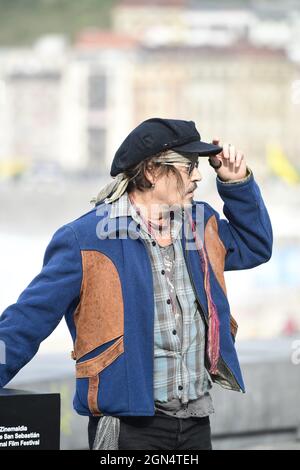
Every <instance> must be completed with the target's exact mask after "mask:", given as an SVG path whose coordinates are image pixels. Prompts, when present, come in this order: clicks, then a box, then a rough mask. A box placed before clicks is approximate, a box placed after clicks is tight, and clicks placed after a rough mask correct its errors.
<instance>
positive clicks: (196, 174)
mask: <svg viewBox="0 0 300 470" xmlns="http://www.w3.org/2000/svg"><path fill="white" fill-rule="evenodd" d="M201 180H202V175H201V173H200V171H199V168H196V167H195V168H194V169H193V171H192V174H191V181H201Z"/></svg>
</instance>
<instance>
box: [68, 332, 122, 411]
mask: <svg viewBox="0 0 300 470" xmlns="http://www.w3.org/2000/svg"><path fill="white" fill-rule="evenodd" d="M123 352H124V337H123V336H121V337H120V338H119V339H117V341H116V342H115V343H114V344H112V345H111V346H110V347H109V348H107V349H106V350H105V351H103V352H102V353H100V354H98V356H96V357H93V358H92V359H88V360H86V361H82V362H78V363H77V364H76V377H77V379H83V378H88V379H89V389H88V406H89V409H90V411H91V413H92V414H93V416H101V415H102V413H101V411H100V410H99V407H98V389H99V385H100V384H101V371H102V370H103V369H105V368H106V367H108V366H109V365H110V364H112V363H113V362H114V361H115V360H116V359H117V358H118V357H119V356H120V355H121V354H122V353H123Z"/></svg>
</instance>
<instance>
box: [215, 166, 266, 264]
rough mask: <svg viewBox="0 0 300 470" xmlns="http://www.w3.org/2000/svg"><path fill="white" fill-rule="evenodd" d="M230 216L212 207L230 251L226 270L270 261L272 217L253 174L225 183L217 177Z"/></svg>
mask: <svg viewBox="0 0 300 470" xmlns="http://www.w3.org/2000/svg"><path fill="white" fill-rule="evenodd" d="M217 189H218V192H219V195H220V197H221V199H222V200H223V202H224V206H223V213H224V215H225V217H226V219H227V220H226V219H221V218H220V216H219V214H218V213H217V212H216V211H215V210H214V209H212V208H211V210H212V212H213V214H214V215H215V216H216V219H217V222H218V231H219V236H220V239H221V241H222V242H223V245H224V247H225V250H226V256H225V268H224V269H225V271H233V270H237V269H249V268H253V267H255V266H258V265H260V264H262V263H265V262H267V261H268V260H269V259H270V258H271V255H272V245H273V233H272V226H271V222H270V218H269V215H268V212H267V209H266V207H265V204H264V201H263V199H262V196H261V192H260V189H259V187H258V185H257V183H256V182H255V180H254V176H253V173H252V172H251V173H250V176H249V177H248V178H246V179H244V180H242V181H241V182H233V183H228V182H227V183H225V182H222V181H221V180H220V179H219V178H217Z"/></svg>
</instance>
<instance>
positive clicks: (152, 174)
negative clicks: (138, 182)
mask: <svg viewBox="0 0 300 470" xmlns="http://www.w3.org/2000/svg"><path fill="white" fill-rule="evenodd" d="M156 170H157V169H156V168H155V165H153V163H151V162H149V163H148V165H147V168H146V169H145V176H146V178H147V180H148V181H149V182H150V183H151V184H155V183H156V180H157V171H156Z"/></svg>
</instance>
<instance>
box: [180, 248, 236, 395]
mask: <svg viewBox="0 0 300 470" xmlns="http://www.w3.org/2000/svg"><path fill="white" fill-rule="evenodd" d="M184 253H185V255H184V257H185V260H186V265H187V270H188V273H189V275H190V279H191V281H192V286H193V290H194V294H195V296H196V299H197V301H198V303H199V305H200V315H201V317H202V319H204V321H205V323H206V325H207V328H208V326H209V325H208V319H207V317H208V314H205V313H206V311H205V309H204V307H203V305H202V303H201V301H200V299H199V297H198V293H197V290H196V287H195V283H194V279H193V276H192V275H191V271H190V263H189V256H188V251H187V249H186V240H185V243H184ZM219 357H220V360H221V362H222V365H223V366H224V367H225V369H226V371H227V372H228V373H229V375H230V376H231V377H232V379H233V381H234V383H235V384H236V385H237V387H238V389H239V391H241V392H242V389H241V387H240V385H239V383H238V381H237V380H236V378H235V376H234V374H233V372H232V371H231V370H230V369H229V367H228V365H227V364H226V362H225V361H224V359H223V357H222V355H221V353H219Z"/></svg>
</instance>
